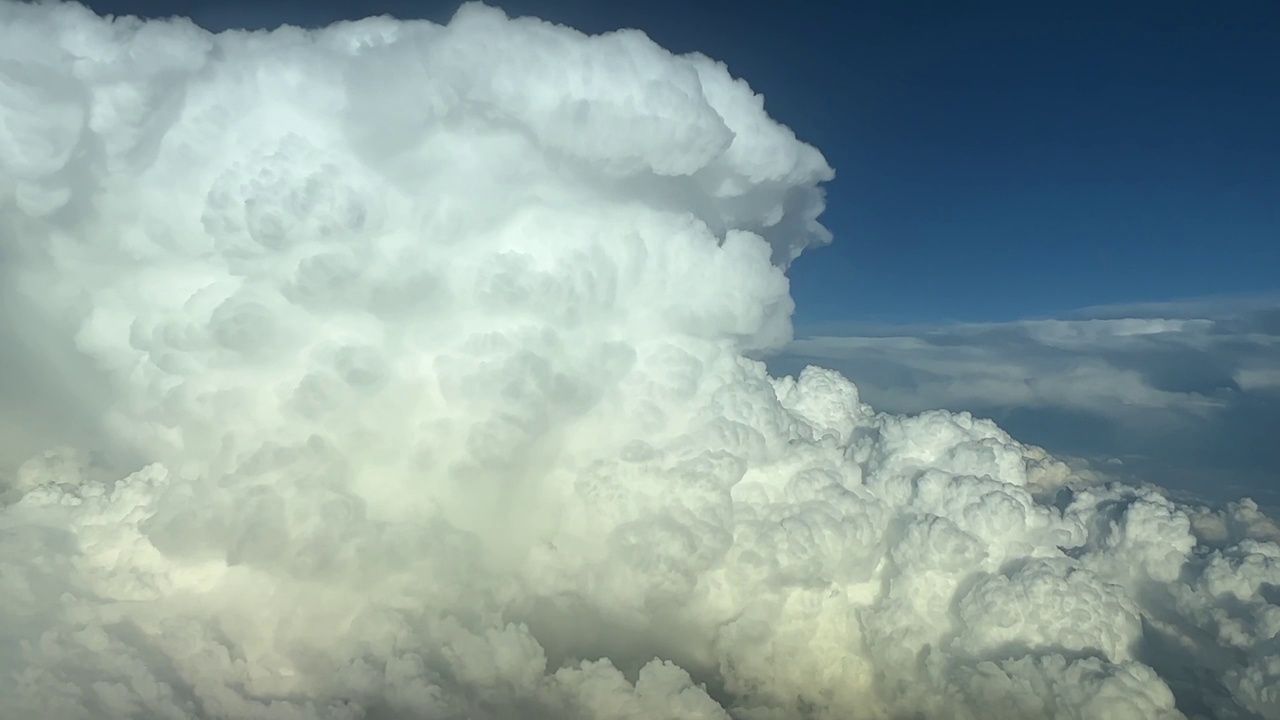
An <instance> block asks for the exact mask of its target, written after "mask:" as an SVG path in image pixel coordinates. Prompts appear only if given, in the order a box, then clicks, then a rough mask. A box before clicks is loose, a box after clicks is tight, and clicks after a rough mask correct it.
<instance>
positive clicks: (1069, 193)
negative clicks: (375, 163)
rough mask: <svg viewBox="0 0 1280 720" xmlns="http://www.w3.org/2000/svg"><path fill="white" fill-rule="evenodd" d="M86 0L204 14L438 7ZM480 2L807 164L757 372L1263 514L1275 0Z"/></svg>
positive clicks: (1277, 300) (222, 20)
mask: <svg viewBox="0 0 1280 720" xmlns="http://www.w3.org/2000/svg"><path fill="white" fill-rule="evenodd" d="M88 4H89V5H90V6H91V7H93V8H94V9H95V10H97V11H99V12H103V13H135V14H143V15H169V14H175V13H176V14H183V15H187V16H190V17H192V18H193V19H195V20H196V21H197V22H199V23H200V24H202V25H204V26H205V27H208V28H210V29H214V30H218V29H223V28H226V27H245V26H248V27H273V26H275V25H278V24H280V23H283V22H289V23H293V24H300V25H322V24H327V23H329V22H332V21H334V20H338V19H343V18H355V17H361V16H364V15H367V14H373V13H390V14H394V15H398V16H400V17H423V18H427V19H431V20H435V21H441V22H443V21H446V20H447V19H448V18H449V17H450V16H451V15H452V14H453V11H454V10H455V9H456V7H457V5H458V3H457V2H455V1H440V2H418V3H415V2H408V1H407V0H389V1H387V2H357V1H355V0H349V1H344V2H313V1H311V0H306V1H305V2H304V1H303V0H292V1H291V2H278V1H275V2H269V3H267V2H263V3H259V2H248V1H245V2H196V1H190V2H175V1H167V2H159V1H158V0H101V1H97V0H95V1H93V2H89V3H88ZM491 4H495V5H498V6H500V7H503V8H504V9H505V10H507V11H508V12H509V13H510V14H513V15H524V14H530V15H536V16H539V17H543V18H545V19H548V20H552V21H555V22H561V23H565V24H568V25H571V26H574V27H576V28H579V29H581V30H584V31H588V32H603V31H607V30H611V29H615V28H619V27H638V28H640V29H642V30H644V31H645V32H647V33H648V34H649V35H650V36H651V37H652V38H654V39H655V40H656V41H657V42H658V43H659V44H661V45H663V46H665V47H667V48H668V49H670V50H673V51H676V52H684V51H693V50H697V51H700V52H703V53H705V54H707V55H710V56H712V57H715V58H717V59H719V60H722V61H724V62H726V63H727V64H728V65H729V68H730V70H731V72H733V73H734V74H735V75H738V76H740V77H743V78H746V79H747V80H748V81H749V82H750V83H751V85H752V86H753V87H754V88H755V89H756V90H757V91H758V92H760V93H762V94H763V95H764V96H765V98H766V105H767V108H768V109H769V111H770V113H771V114H772V115H773V116H774V117H776V118H778V119H779V120H780V121H782V122H783V123H785V124H787V125H788V126H790V127H791V128H792V129H794V130H795V131H796V133H797V134H798V135H799V136H800V137H801V138H802V139H804V140H806V141H808V142H810V143H812V144H814V145H816V146H817V147H819V148H820V149H821V150H822V151H823V152H824V153H825V154H826V156H827V158H828V160H829V161H830V162H831V164H832V165H833V166H834V167H835V168H836V172H837V179H836V180H835V182H833V183H832V184H831V185H830V187H829V196H828V201H829V202H828V210H827V213H826V215H825V223H826V224H827V226H828V227H829V228H830V229H831V230H832V231H833V232H834V234H835V237H836V241H835V244H834V245H833V246H831V247H829V248H824V249H821V250H818V251H814V252H811V253H810V254H808V255H806V256H805V257H802V258H801V259H800V260H799V261H798V262H797V263H796V265H795V266H794V267H793V268H792V271H791V277H792V280H793V295H794V297H795V298H796V301H797V305H798V309H797V313H796V326H797V336H798V338H797V342H796V343H795V344H793V345H792V346H791V347H790V348H788V349H787V350H786V351H784V352H783V353H781V354H780V355H779V356H778V357H775V358H773V359H772V360H771V365H772V366H773V368H774V369H775V370H776V371H778V372H793V371H795V370H797V369H799V368H800V367H802V366H803V365H804V364H806V363H809V362H814V363H818V364H823V365H826V366H830V367H834V368H836V369H838V370H841V371H843V372H845V373H846V374H847V375H849V376H850V377H851V378H852V379H853V380H854V381H855V382H857V383H859V385H860V387H862V388H863V392H864V395H865V396H866V397H867V398H868V399H869V400H871V401H872V402H873V403H874V404H876V405H877V407H880V408H882V409H885V410H889V411H894V412H916V411H919V410H923V409H926V408H930V407H946V408H948V409H953V410H970V411H973V412H975V413H978V414H982V415H987V416H992V417H995V418H997V419H998V420H999V421H1000V422H1001V423H1002V424H1003V425H1004V426H1005V427H1006V428H1007V429H1009V430H1010V431H1011V432H1012V433H1013V434H1014V435H1015V436H1016V437H1019V438H1022V439H1025V440H1027V441H1029V442H1034V443H1037V444H1041V445H1044V446H1045V447H1046V448H1048V449H1049V450H1050V451H1053V452H1056V453H1060V454H1064V455H1068V456H1072V457H1079V458H1083V459H1086V460H1088V461H1089V462H1091V463H1093V464H1095V466H1098V467H1103V468H1108V469H1110V470H1113V471H1115V474H1116V475H1119V476H1124V477H1131V478H1133V479H1136V480H1145V481H1152V482H1158V483H1160V484H1163V485H1170V486H1174V487H1177V488H1179V489H1185V490H1188V491H1191V492H1197V493H1201V494H1206V495H1212V496H1214V497H1216V498H1218V499H1229V498H1231V497H1237V496H1239V495H1243V494H1251V495H1254V496H1255V497H1258V498H1259V500H1260V501H1263V502H1264V503H1265V504H1267V505H1269V506H1271V507H1277V508H1280V493H1278V492H1277V490H1276V487H1277V485H1280V483H1277V482H1276V481H1277V480H1280V450H1278V449H1277V448H1280V442H1277V440H1280V372H1277V371H1275V370H1274V367H1280V131H1278V130H1277V128H1280V90H1278V88H1280V80H1278V79H1277V78H1278V77H1280V75H1277V70H1276V68H1280V3H1276V2H1274V1H1272V0H1235V1H1233V2H1230V3H1224V4H1221V5H1213V4H1209V3H1204V2H1191V1H1188V0H1173V1H1168V0H1166V1H1162V2H1151V1H1148V0H1130V1H1129V2H1124V3H1115V2H1074V3H1028V2H1025V1H1020V2H1003V1H1001V2H968V3H955V2H951V1H949V0H947V1H943V0H937V1H934V2H922V1H911V0H880V1H878V2H840V3H818V2H813V3H804V4H803V5H802V7H803V10H802V11H797V10H795V9H794V8H796V7H801V5H796V4H786V3H778V2H771V1H770V2H765V1H755V0H751V1H739V2H733V3H728V2H709V1H708V2H688V1H687V0H684V1H682V0H646V1H645V2H617V3H614V2H601V1H599V0H505V1H498V0H495V2H491ZM1171 318H1172V319H1176V320H1178V321H1179V322H1175V323H1164V322H1162V321H1163V320H1166V319H1171ZM1115 319H1129V320H1133V321H1135V322H1131V323H1129V324H1128V325H1125V324H1115V323H1110V324H1109V323H1108V321H1109V320H1115Z"/></svg>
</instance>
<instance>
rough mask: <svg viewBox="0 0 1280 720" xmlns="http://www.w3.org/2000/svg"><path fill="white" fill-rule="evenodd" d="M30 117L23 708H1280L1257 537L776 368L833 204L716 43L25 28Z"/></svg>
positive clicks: (25, 210)
mask: <svg viewBox="0 0 1280 720" xmlns="http://www.w3.org/2000/svg"><path fill="white" fill-rule="evenodd" d="M0 129H2V132H3V133H4V135H3V136H2V137H0V243H3V244H2V245H0V248H2V251H3V254H4V264H3V265H2V266H0V274H2V277H0V281H2V282H0V288H3V290H4V300H5V320H4V323H3V324H0V332H3V333H4V335H3V336H0V347H4V348H5V351H4V354H3V355H0V362H3V369H5V370H6V371H11V372H7V373H6V374H4V375H3V376H0V378H2V379H3V380H4V381H5V383H6V385H5V386H4V387H3V388H2V392H0V399H4V400H5V403H4V404H3V405H0V413H2V414H3V416H4V422H3V423H0V428H7V429H13V430H15V431H18V430H19V429H20V430H21V432H20V434H19V435H18V440H16V441H15V440H13V439H9V440H8V441H7V445H6V456H7V457H14V456H18V457H17V459H15V460H13V461H12V462H6V463H5V465H4V466H2V467H0V472H2V473H3V476H2V478H0V481H2V483H3V485H2V486H0V716H3V717H20V718H49V719H50V720H63V719H66V720H91V719H92V720H116V719H121V720H123V719H125V718H166V719H170V720H241V719H246V718H247V719H259V720H313V719H316V720H408V719H409V718H414V719H419V718H458V719H459V720H460V719H462V718H468V719H476V720H488V719H490V718H493V719H498V718H516V717H519V718H548V719H550V718H582V719H584V720H585V719H591V720H595V719H597V718H598V719H602V720H612V719H615V718H616V719H619V720H622V719H626V720H638V719H639V718H652V717H663V718H707V719H716V720H726V719H728V718H735V719H737V720H764V719H765V718H773V719H783V718H797V719H799V718H876V719H884V718H903V719H905V718H930V719H932V718H938V719H941V718H946V719H948V720H952V719H966V718H968V719H974V720H976V718H1003V719H1007V720H1032V719H1036V720H1039V719H1041V718H1063V719H1066V718H1074V719H1079V718H1103V717H1112V718H1119V717H1123V718H1133V719H1135V720H1138V719H1144V718H1145V719H1174V718H1187V717H1197V718H1200V717H1224V718H1225V717H1232V718H1248V719H1250V720H1253V719H1255V718H1271V717H1276V716H1277V714H1280V696H1277V692H1276V688H1277V687H1280V615H1278V613H1280V598H1277V597H1276V593H1275V588H1276V587H1277V586H1280V545H1278V544H1277V541H1278V540H1280V532H1277V529H1276V527H1275V526H1274V524H1272V523H1271V522H1270V521H1269V520H1268V519H1267V518H1266V517H1265V516H1264V515H1263V514H1261V513H1259V512H1258V508H1257V506H1256V505H1254V504H1251V503H1246V502H1236V503H1232V504H1229V505H1227V506H1225V507H1222V508H1217V509H1213V508H1206V507H1200V506H1193V505H1188V504H1185V503H1181V502H1179V501H1178V500H1177V499H1175V498H1172V497H1171V496H1170V495H1169V493H1168V491H1166V490H1164V489H1161V488H1159V487H1141V488H1139V487H1134V486H1130V485H1125V484H1121V483H1112V482H1107V481H1105V480H1104V479H1099V478H1097V477H1092V476H1090V475H1088V474H1087V473H1084V472H1081V471H1078V470H1075V469H1073V468H1072V467H1071V466H1070V465H1068V464H1067V463H1064V462H1062V461H1060V460H1059V459H1056V458H1054V457H1052V456H1050V455H1049V454H1048V453H1046V452H1045V451H1044V450H1043V449H1041V448H1039V447H1036V446H1033V445H1029V444H1027V443H1024V442H1021V441H1019V440H1017V439H1015V438H1014V437H1012V436H1011V435H1010V434H1009V433H1007V432H1006V431H1005V430H1003V429H1001V428H1000V427H998V426H997V425H996V424H995V423H993V422H991V421H989V420H982V419H979V418H975V417H974V416H973V415H972V414H969V413H963V412H956V413H953V412H947V411H941V410H933V411H928V412H924V413H921V414H918V415H913V416H906V415H896V414H891V413H885V412H876V411H875V410H874V409H873V408H872V407H871V406H870V405H868V404H867V403H866V402H864V400H863V398H862V396H861V395H860V393H859V390H858V387H857V386H855V385H854V384H853V383H852V382H850V381H849V380H848V379H846V378H845V377H843V376H841V375H839V374H838V373H835V372H832V371H830V370H822V369H816V368H814V369H807V370H804V371H802V372H800V373H798V374H797V375H796V376H795V377H790V376H787V377H775V376H771V375H770V374H769V373H768V372H767V371H766V368H765V366H764V364H763V363H760V362H757V361H754V360H751V359H749V357H752V356H759V355H762V354H768V353H770V352H776V351H777V350H778V349H780V348H782V347H784V346H785V345H786V343H787V341H788V340H789V339H790V338H791V335H792V328H791V324H790V316H791V312H792V310H793V302H792V300H791V298H790V295H789V285H788V281H787V278H786V275H785V269H786V267H787V266H788V264H789V262H790V261H791V260H793V259H794V258H796V257H797V256H798V255H799V254H800V253H802V252H803V251H805V250H806V249H808V248H811V247H814V246H817V245H822V244H825V243H827V242H829V241H830V240H831V237H830V235H829V233H827V231H826V230H825V229H824V228H823V227H822V226H821V225H820V224H819V223H818V216H819V215H820V213H821V211H822V209H823V199H822V198H823V195H822V184H823V183H825V182H826V181H827V180H829V179H830V178H831V177H832V170H831V168H830V167H828V165H827V163H826V161H825V159H824V158H823V156H822V155H821V153H820V152H819V151H818V150H817V149H815V148H813V147H811V146H809V145H806V144H804V143H803V142H801V141H799V140H798V139H797V138H796V137H795V135H794V134H793V133H792V132H791V131H790V130H788V129H787V128H785V127H784V126H782V125H780V124H778V123H777V122H776V121H774V120H772V119H771V118H770V117H769V116H768V115H767V113H766V112H765V109H764V103H763V100H762V99H761V98H760V97H759V96H757V95H755V94H754V93H753V92H752V91H751V89H750V87H749V86H748V85H747V84H746V83H745V82H743V81H740V80H737V79H735V78H733V77H732V76H731V75H730V74H729V72H728V70H727V69H726V68H725V67H724V66H723V65H722V64H719V63H717V62H715V61H713V60H711V59H709V58H707V57H704V56H701V55H697V54H693V55H683V56H676V55H672V54H670V53H668V52H666V51H665V50H663V49H662V48H660V47H658V46H656V45H655V44H654V43H652V42H651V41H650V40H649V39H648V38H647V37H645V36H644V35H643V34H641V33H638V32H635V31H629V32H619V33H611V34H607V35H602V36H594V37H593V36H587V35H584V34H581V33H578V32H576V31H574V30H572V29H570V28H566V27H562V26H556V25H552V24H549V23H544V22H541V21H538V20H535V19H529V18H521V19H511V18H508V17H507V16H506V15H504V14H503V13H502V12H500V11H498V10H495V9H492V8H488V7H485V6H483V5H477V4H469V5H466V6H464V7H463V8H462V9H461V10H459V12H458V13H457V15H456V16H455V17H454V18H453V19H452V20H451V21H450V22H449V23H448V24H447V25H437V24H433V23H429V22H400V21H397V20H394V19H391V18H385V17H383V18H372V19H368V20H364V21H361V22H355V23H342V24H338V25H334V26H331V27H328V28H322V29H317V30H303V29H299V28H292V27H284V28H280V29H278V30H276V31H273V32H236V31H232V32H226V33H220V34H216V35H214V34H210V33H208V32H205V31H204V30H202V29H200V28H199V27H197V26H195V25H194V24H192V23H190V22H188V21H185V20H182V19H170V20H164V21H150V22H143V21H139V20H136V19H132V18H114V19H109V18H102V17H98V16H95V15H94V14H93V13H92V12H90V11H88V10H87V9H85V8H83V7H81V6H79V5H74V4H65V3H40V4H28V3H14V2H11V1H9V0H0ZM1256 377H1261V376H1256ZM1176 394H1177V393H1174V395H1176ZM1162 397H1164V396H1162V395H1159V394H1154V395H1150V396H1149V398H1148V402H1156V401H1157V400H1160V398H1162ZM68 445H70V446H68ZM23 451H25V452H23Z"/></svg>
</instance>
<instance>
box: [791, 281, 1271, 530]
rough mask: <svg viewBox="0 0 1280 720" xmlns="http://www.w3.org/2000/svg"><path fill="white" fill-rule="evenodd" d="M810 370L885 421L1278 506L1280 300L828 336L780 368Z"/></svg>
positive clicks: (818, 332) (800, 342)
mask: <svg viewBox="0 0 1280 720" xmlns="http://www.w3.org/2000/svg"><path fill="white" fill-rule="evenodd" d="M809 363H813V364H818V365H822V366H825V367H831V368H835V369H837V370H840V371H841V372H843V373H845V374H846V375H848V376H849V377H850V378H853V379H854V380H855V381H856V382H857V383H858V387H859V388H860V390H861V391H862V392H863V394H864V396H865V397H867V398H868V399H869V400H870V401H871V402H873V403H874V404H875V405H877V406H878V407H882V408H884V409H886V410H890V411H893V412H921V411H923V410H927V409H930V408H935V407H945V408H948V409H951V410H969V411H972V412H974V413H977V414H980V415H985V416H990V417H995V418H997V419H999V420H1000V421H1001V422H1002V424H1004V425H1005V426H1006V427H1008V428H1009V429H1010V430H1011V431H1012V432H1014V434H1015V435H1018V436H1019V437H1022V438H1024V439H1027V440H1030V441H1033V442H1037V443H1039V444H1043V445H1045V446H1047V447H1049V448H1050V449H1051V450H1052V451H1055V452H1059V453H1062V454H1066V455H1078V456H1082V457H1085V458H1088V459H1090V460H1092V461H1094V462H1097V463H1102V464H1103V466H1104V467H1107V468H1108V469H1109V470H1110V471H1111V472H1114V473H1117V474H1119V475H1121V476H1126V477H1131V478H1137V479H1140V480H1146V481H1149V482H1157V483H1160V484H1168V485H1173V486H1176V487H1179V488H1183V489H1187V490H1191V491H1193V492H1199V493H1201V494H1204V495H1206V496H1210V497H1213V498H1217V499H1221V498H1224V497H1228V496H1232V495H1240V494H1253V495H1254V496H1255V497H1257V499H1258V500H1259V501H1261V502H1264V503H1267V504H1270V505H1277V504H1280V494H1278V493H1280V491H1278V489H1277V486H1276V481H1280V442H1277V439H1280V297H1252V298H1219V299H1210V300H1203V301H1195V302H1184V303H1167V304H1148V305H1133V306H1125V307H1107V308H1091V309H1089V310H1085V311H1082V312H1080V313H1077V314H1075V315H1074V316H1072V317H1068V318H1065V319H1037V320H1021V321H1013V322H1004V323H984V324H957V325H945V326H898V327H885V326H879V327H876V326H864V327H844V328H839V327H835V328H826V329H823V328H818V329H815V330H814V331H812V332H809V333H801V336H800V337H799V338H798V339H796V340H795V341H794V342H792V343H791V344H790V345H789V346H788V347H787V348H786V349H785V350H784V351H783V352H782V353H780V354H779V355H777V356H776V357H774V358H772V359H771V361H770V364H771V366H772V367H773V368H774V369H775V370H776V371H778V372H794V371H795V370H797V369H798V368H799V367H802V366H803V365H805V364H809ZM1108 460H1112V461H1116V460H1118V461H1121V462H1122V463H1123V464H1122V465H1117V464H1115V463H1114V462H1112V463H1109V464H1108V463H1107V461H1108Z"/></svg>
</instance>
